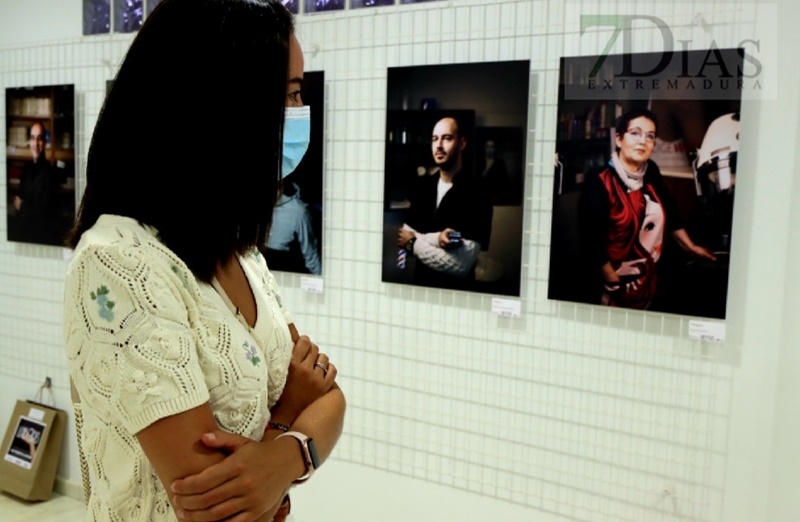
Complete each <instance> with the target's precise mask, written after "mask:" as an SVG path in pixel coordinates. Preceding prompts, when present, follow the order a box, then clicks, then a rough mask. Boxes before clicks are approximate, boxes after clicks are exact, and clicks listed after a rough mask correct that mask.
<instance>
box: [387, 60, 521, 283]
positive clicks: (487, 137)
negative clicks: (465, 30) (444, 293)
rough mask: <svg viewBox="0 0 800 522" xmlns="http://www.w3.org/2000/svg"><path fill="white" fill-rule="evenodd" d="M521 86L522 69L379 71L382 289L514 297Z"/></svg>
mask: <svg viewBox="0 0 800 522" xmlns="http://www.w3.org/2000/svg"><path fill="white" fill-rule="evenodd" d="M529 79H530V63H529V62H527V61H511V62H486V63H474V64H449V65H433V66H417V67H398V68H390V69H389V71H388V86H387V115H386V125H387V127H386V136H385V138H386V155H385V158H386V163H385V174H384V234H383V267H382V278H383V281H384V282H390V283H401V284H411V285H417V286H428V287H434V288H446V289H455V290H466V291H472V292H478V293H489V294H499V295H508V296H519V291H520V276H521V258H522V217H523V208H522V194H523V192H524V190H523V189H524V187H523V184H524V177H525V176H524V170H525V169H524V165H525V154H526V151H525V135H526V129H527V124H528V96H529V93H528V86H529ZM498 92H502V93H503V95H502V96H498V95H497V93H498Z"/></svg>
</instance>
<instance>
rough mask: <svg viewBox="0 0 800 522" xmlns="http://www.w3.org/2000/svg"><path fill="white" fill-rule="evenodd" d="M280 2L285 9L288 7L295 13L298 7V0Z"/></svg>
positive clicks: (282, 0)
mask: <svg viewBox="0 0 800 522" xmlns="http://www.w3.org/2000/svg"><path fill="white" fill-rule="evenodd" d="M281 4H283V6H284V7H286V9H288V10H289V11H290V12H291V13H292V14H297V13H298V12H299V11H298V10H299V7H300V2H299V0H281Z"/></svg>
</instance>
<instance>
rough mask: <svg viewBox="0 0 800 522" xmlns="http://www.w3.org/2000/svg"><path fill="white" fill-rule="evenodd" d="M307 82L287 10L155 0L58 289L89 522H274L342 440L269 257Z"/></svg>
mask: <svg viewBox="0 0 800 522" xmlns="http://www.w3.org/2000/svg"><path fill="white" fill-rule="evenodd" d="M302 77H303V55H302V50H301V49H300V45H299V43H298V41H297V39H296V37H295V36H294V28H293V20H292V17H291V15H290V14H289V12H288V11H287V10H286V9H285V8H284V7H283V6H282V5H281V4H280V2H278V1H277V0H262V1H258V0H163V1H162V2H161V3H160V4H159V5H158V6H157V7H156V9H155V10H154V11H153V13H152V14H151V15H150V16H149V17H148V18H147V20H146V21H145V23H144V25H143V26H142V28H141V30H140V31H139V34H138V35H137V36H136V38H135V39H134V41H133V43H132V44H131V47H130V49H129V51H128V53H127V55H126V57H125V60H124V62H123V63H122V65H121V67H120V70H119V73H118V74H117V77H116V79H115V81H114V84H113V86H112V88H111V90H110V92H109V93H108V96H107V98H106V101H105V103H104V105H103V109H102V111H101V113H100V116H99V118H98V121H97V125H96V127H95V130H94V134H93V136H92V140H91V146H90V148H89V156H88V164H87V173H86V176H87V184H86V189H85V192H84V195H83V199H82V202H81V207H80V212H79V215H78V219H77V222H76V224H75V227H74V229H73V231H72V234H71V238H70V246H71V247H72V248H74V249H75V253H74V257H73V259H72V262H71V264H70V267H69V271H68V274H67V281H66V293H65V338H66V349H67V355H68V358H69V368H70V375H71V377H72V379H73V381H74V384H75V387H76V389H77V391H78V394H79V396H80V399H81V402H82V408H83V412H84V426H83V438H82V440H81V441H79V444H81V445H82V448H83V450H84V453H85V454H86V455H87V456H88V459H89V469H90V472H91V485H92V489H91V497H90V500H89V509H88V512H89V519H90V520H125V521H128V520H137V521H138V520H141V521H149V522H152V521H162V520H175V519H176V517H177V518H179V519H180V520H235V521H240V522H241V521H250V520H271V519H273V516H275V515H276V513H278V515H277V516H275V520H278V519H279V518H280V519H282V518H283V517H285V512H286V511H287V508H288V501H286V500H284V499H287V498H288V497H287V496H286V492H287V491H288V489H289V487H290V485H291V484H292V483H293V482H298V481H303V480H305V479H306V478H308V477H309V476H310V475H311V473H313V471H314V469H315V468H316V466H318V465H319V464H320V462H321V461H322V460H324V459H325V458H326V457H327V456H328V455H329V454H330V452H331V450H332V449H333V446H334V445H335V443H336V441H337V440H338V438H339V435H340V434H341V429H342V423H343V417H344V408H345V405H344V396H343V395H342V393H341V391H340V390H339V388H338V386H337V385H336V383H335V377H336V368H335V367H334V366H333V364H331V362H330V361H329V359H328V357H327V355H325V354H323V353H321V352H320V351H319V348H318V347H317V346H316V345H314V344H313V343H312V342H311V341H310V340H309V339H308V338H307V337H305V336H302V337H301V336H299V335H298V333H297V330H296V329H295V327H294V324H293V320H292V317H291V314H290V313H289V312H288V311H287V309H286V305H285V303H284V302H283V301H282V300H281V297H280V294H279V290H278V288H277V285H276V282H275V279H274V277H273V276H272V274H271V273H270V271H269V270H268V269H267V265H266V263H265V261H264V259H263V257H261V256H260V255H259V253H258V249H257V247H258V246H259V245H262V244H264V241H265V238H266V235H267V233H268V231H269V226H270V220H271V216H272V214H273V212H272V211H273V206H274V203H275V200H276V198H277V197H278V193H279V186H280V181H281V179H282V176H284V175H286V174H287V172H285V171H286V170H287V169H286V168H283V167H286V165H296V164H297V163H298V162H299V157H302V155H303V153H304V151H305V149H304V147H298V146H297V144H298V143H301V144H302V143H303V140H305V143H306V144H307V140H308V132H307V120H308V108H304V107H303V103H302V98H301V95H300V89H301V87H302ZM288 139H290V141H291V143H292V145H293V146H291V147H286V146H284V145H283V144H284V143H286V142H287V140H288ZM279 509H280V512H279Z"/></svg>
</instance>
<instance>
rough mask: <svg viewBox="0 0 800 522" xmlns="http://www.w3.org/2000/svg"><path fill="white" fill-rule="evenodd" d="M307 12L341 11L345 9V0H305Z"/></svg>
mask: <svg viewBox="0 0 800 522" xmlns="http://www.w3.org/2000/svg"><path fill="white" fill-rule="evenodd" d="M305 2H306V3H305V5H304V7H305V12H306V13H321V12H323V11H341V10H343V9H344V5H345V0H305Z"/></svg>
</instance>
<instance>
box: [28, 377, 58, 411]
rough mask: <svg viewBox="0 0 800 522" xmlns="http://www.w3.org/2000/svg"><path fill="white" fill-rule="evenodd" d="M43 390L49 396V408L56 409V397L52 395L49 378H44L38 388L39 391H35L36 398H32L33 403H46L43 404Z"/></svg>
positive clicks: (51, 382)
mask: <svg viewBox="0 0 800 522" xmlns="http://www.w3.org/2000/svg"><path fill="white" fill-rule="evenodd" d="M45 390H47V392H48V393H49V395H50V406H52V407H53V408H55V407H56V396H55V395H54V394H53V381H52V380H50V377H45V378H44V382H43V383H42V385H41V386H39V389H38V390H37V391H36V396H35V397H34V398H33V400H34V402H38V403H39V404H45V405H46V403H45V402H44V391H45Z"/></svg>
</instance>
